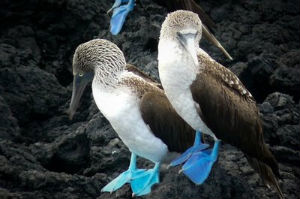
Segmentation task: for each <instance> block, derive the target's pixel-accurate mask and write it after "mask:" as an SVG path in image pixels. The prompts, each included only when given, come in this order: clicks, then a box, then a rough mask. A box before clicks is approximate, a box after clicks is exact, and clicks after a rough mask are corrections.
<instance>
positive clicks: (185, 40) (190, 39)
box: [177, 32, 199, 65]
mask: <svg viewBox="0 0 300 199" xmlns="http://www.w3.org/2000/svg"><path fill="white" fill-rule="evenodd" d="M177 35H178V39H179V42H180V43H181V45H182V46H183V47H184V48H185V49H186V51H187V52H188V53H189V54H190V55H191V56H192V58H193V61H194V63H195V65H198V64H199V62H198V57H197V49H196V45H195V39H196V35H197V32H195V33H181V32H178V33H177Z"/></svg>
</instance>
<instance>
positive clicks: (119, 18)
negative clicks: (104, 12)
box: [108, 0, 135, 35]
mask: <svg viewBox="0 0 300 199" xmlns="http://www.w3.org/2000/svg"><path fill="white" fill-rule="evenodd" d="M126 2H128V4H126V5H122V6H121V3H126ZM134 5H135V0H116V1H115V3H114V5H113V7H112V8H111V9H109V10H108V12H110V11H111V10H113V15H112V17H111V20H110V32H111V33H112V34H113V35H117V34H118V33H119V32H120V31H121V29H122V27H123V24H124V22H125V19H126V17H127V15H128V13H129V12H130V11H132V10H133V8H134Z"/></svg>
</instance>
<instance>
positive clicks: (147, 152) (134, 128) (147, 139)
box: [92, 83, 168, 162]
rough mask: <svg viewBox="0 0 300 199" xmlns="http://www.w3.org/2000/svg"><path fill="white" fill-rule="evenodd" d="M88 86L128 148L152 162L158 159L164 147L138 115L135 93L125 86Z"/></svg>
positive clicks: (166, 149) (137, 101) (159, 159)
mask: <svg viewBox="0 0 300 199" xmlns="http://www.w3.org/2000/svg"><path fill="white" fill-rule="evenodd" d="M92 88H93V96H94V99H95V102H96V104H97V106H98V108H99V110H100V111H101V112H102V114H103V115H104V116H105V117H106V118H107V119H108V120H109V122H110V123H111V125H112V127H113V128H114V130H115V131H116V132H117V133H118V135H119V137H120V138H121V139H122V141H123V142H124V144H125V145H126V146H127V147H128V148H129V150H130V151H131V152H133V153H135V154H137V155H139V156H141V157H144V158H147V159H149V160H151V161H153V162H159V161H161V160H162V159H163V157H164V156H165V155H166V153H167V152H168V148H167V146H166V145H165V144H164V143H163V142H162V141H161V140H160V139H158V138H157V137H155V136H154V134H153V133H152V132H151V129H150V128H149V126H148V125H146V124H145V122H144V120H143V119H142V116H141V112H140V109H139V99H138V98H137V96H136V95H134V93H132V92H131V90H130V89H129V88H127V87H121V88H117V89H111V90H106V89H102V88H101V87H100V86H99V85H96V84H94V83H93V85H92Z"/></svg>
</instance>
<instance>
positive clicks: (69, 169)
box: [0, 0, 300, 199]
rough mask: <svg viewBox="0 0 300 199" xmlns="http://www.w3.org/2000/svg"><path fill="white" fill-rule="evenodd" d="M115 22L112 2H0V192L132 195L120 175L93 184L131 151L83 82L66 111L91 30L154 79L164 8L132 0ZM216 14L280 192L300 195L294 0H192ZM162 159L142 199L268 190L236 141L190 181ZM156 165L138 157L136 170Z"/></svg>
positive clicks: (251, 194)
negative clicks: (115, 184) (118, 24)
mask: <svg viewBox="0 0 300 199" xmlns="http://www.w3.org/2000/svg"><path fill="white" fill-rule="evenodd" d="M141 3H142V5H143V8H142V7H141V6H140V5H139V4H138V5H137V6H136V7H135V9H134V11H133V12H131V13H130V14H129V15H128V18H127V20H126V22H125V25H124V28H123V31H122V32H121V33H120V34H119V35H117V36H112V35H111V34H110V33H109V16H108V15H107V14H106V11H107V10H108V9H109V8H110V6H111V5H112V4H113V1H110V0H89V1H83V0H60V1H54V0H29V1H24V0H2V1H0V198H1V199H2V198H20V199H21V198H25V199H27V198H28V199H29V198H30V199H35V198H49V199H50V198H51V199H52V198H55V199H60V198H91V199H92V198H93V199H94V198H98V199H100V198H130V197H131V190H130V186H129V185H125V186H124V187H122V188H121V189H120V190H118V191H116V192H114V193H112V194H110V193H101V192H100V190H101V188H102V187H103V186H104V185H105V184H107V183H108V182H109V181H111V180H112V179H113V178H115V177H116V176H118V175H119V174H120V173H121V172H123V171H125V170H126V169H127V167H128V163H129V160H130V152H129V151H128V149H127V147H126V146H125V145H124V144H123V142H122V141H121V140H120V139H119V138H118V136H117V134H116V133H115V132H114V130H113V129H112V127H111V126H110V124H109V122H108V121H107V120H106V119H105V118H104V116H103V115H102V114H101V113H100V112H99V110H98V108H97V107H96V105H95V103H94V101H93V97H92V94H91V88H90V86H88V88H87V89H86V92H85V93H84V95H83V97H82V100H81V106H80V107H79V109H78V111H77V113H76V114H75V116H74V119H73V120H72V121H70V120H69V119H68V116H67V115H66V114H65V110H66V109H67V108H68V105H69V103H70V98H71V89H72V78H73V76H72V55H73V53H74V50H75V48H76V46H77V45H78V44H80V43H82V42H85V41H88V40H90V39H92V38H105V39H109V40H111V41H113V42H114V43H116V44H117V45H118V46H119V47H120V48H121V50H122V51H123V52H124V55H125V57H126V60H127V62H129V63H132V64H135V65H136V66H137V67H139V68H140V69H142V70H143V71H145V72H146V73H147V74H149V75H151V76H152V77H153V78H155V79H156V80H159V76H158V70H157V44H158V41H159V31H160V26H161V23H162V22H163V20H164V18H165V16H166V15H167V9H166V8H164V7H161V6H160V5H158V4H156V3H155V2H153V1H151V0H143V1H141ZM201 5H202V6H203V8H204V9H205V11H206V12H207V13H208V14H210V15H211V16H212V18H213V19H214V21H215V22H216V24H217V27H218V28H217V30H216V32H215V34H216V37H217V38H218V39H219V40H220V42H221V43H222V44H223V45H224V47H225V48H226V49H227V50H228V52H229V53H230V54H231V55H232V56H233V58H234V60H233V61H229V60H228V59H226V58H225V57H224V55H223V54H222V53H221V52H220V51H219V50H218V49H217V48H216V47H213V46H212V45H211V44H210V43H209V42H207V41H206V40H205V39H203V40H201V43H200V46H201V47H202V48H203V49H204V50H206V51H207V52H208V53H209V54H210V55H211V56H212V57H213V58H214V59H216V60H217V61H219V62H220V63H222V64H223V65H225V66H226V67H228V68H230V69H231V70H232V71H233V72H234V73H235V74H237V75H238V76H239V78H240V79H241V81H242V82H243V83H244V84H245V86H246V87H247V88H248V89H249V90H250V91H251V93H252V94H253V95H254V97H255V98H256V100H257V101H258V102H259V105H258V106H259V109H260V113H261V114H260V115H261V118H262V123H263V127H264V137H265V140H266V142H267V144H268V145H269V146H270V149H271V151H272V152H273V154H274V155H275V157H276V158H277V160H278V162H279V168H280V174H281V179H280V180H279V185H280V187H281V188H282V191H283V193H284V195H285V197H286V198H289V199H290V198H291V199H296V198H300V197H299V196H300V191H299V187H300V169H299V165H300V150H299V148H300V126H299V121H300V110H299V109H300V104H299V98H300V97H299V93H300V92H299V89H300V85H299V84H300V83H299V80H300V78H299V75H300V74H299V71H300V67H299V63H300V62H299V59H300V56H299V47H300V41H299V40H300V38H299V35H300V20H299V14H300V13H299V9H300V7H299V0H292V1H282V0H266V1H263V2H262V1H226V2H225V1H211V0H209V1H205V2H204V1H201ZM166 165H167V162H166V163H163V164H162V168H161V174H160V180H161V183H160V184H159V185H155V186H154V187H153V189H152V193H151V194H150V195H147V196H144V197H143V198H149V199H150V198H237V199H240V198H277V194H276V192H275V191H274V190H273V189H271V190H269V189H267V188H266V187H265V186H264V185H263V183H262V181H261V179H260V178H259V176H258V175H257V174H256V173H255V172H254V170H253V169H252V168H251V167H250V166H249V164H248V162H247V160H246V158H245V156H244V155H243V153H242V152H241V151H239V150H238V149H236V148H234V147H232V146H230V145H227V144H226V143H222V146H221V147H220V156H219V159H218V162H217V163H216V164H215V165H214V168H213V169H212V173H211V174H210V176H209V178H208V179H207V181H205V183H204V184H203V185H200V186H196V185H194V184H193V183H192V182H191V181H189V180H188V179H187V178H186V177H185V176H184V175H183V174H178V171H179V169H180V168H179V167H176V168H170V169H166ZM152 166H153V164H152V163H151V162H149V161H146V160H144V159H142V158H138V167H139V168H151V167H152Z"/></svg>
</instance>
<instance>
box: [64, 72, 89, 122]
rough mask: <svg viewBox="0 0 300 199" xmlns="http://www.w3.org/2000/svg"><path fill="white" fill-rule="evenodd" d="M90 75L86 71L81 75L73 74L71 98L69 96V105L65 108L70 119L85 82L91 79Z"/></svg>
mask: <svg viewBox="0 0 300 199" xmlns="http://www.w3.org/2000/svg"><path fill="white" fill-rule="evenodd" d="M92 77H93V76H91V74H90V73H86V74H84V75H83V76H81V77H80V76H79V75H78V74H77V75H74V79H73V91H72V98H71V103H70V107H69V109H68V110H67V113H68V115H69V119H70V120H72V119H73V116H74V114H75V112H76V110H77V108H78V105H79V102H80V98H81V96H82V94H83V91H84V89H85V88H86V86H87V84H88V83H89V82H90V81H91V80H92Z"/></svg>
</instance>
